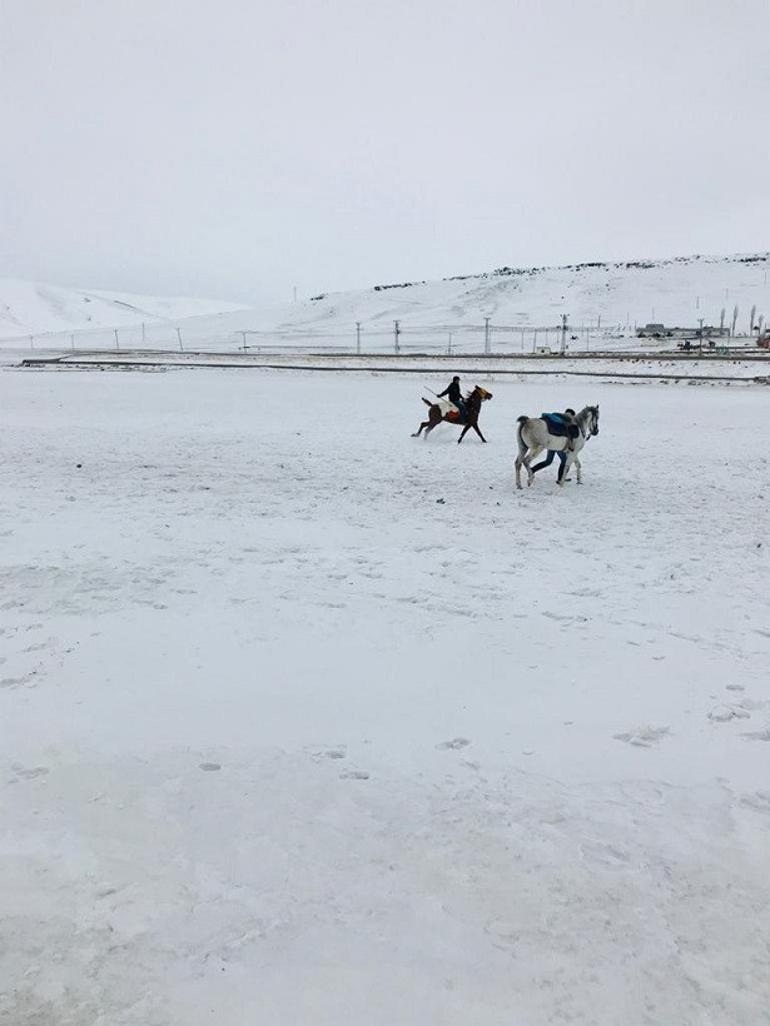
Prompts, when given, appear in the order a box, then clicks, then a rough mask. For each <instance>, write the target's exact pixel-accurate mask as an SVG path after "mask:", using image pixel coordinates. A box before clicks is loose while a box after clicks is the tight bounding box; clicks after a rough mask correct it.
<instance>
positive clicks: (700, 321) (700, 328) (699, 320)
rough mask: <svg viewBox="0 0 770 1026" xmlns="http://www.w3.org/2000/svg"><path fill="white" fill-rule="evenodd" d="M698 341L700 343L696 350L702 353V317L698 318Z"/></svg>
mask: <svg viewBox="0 0 770 1026" xmlns="http://www.w3.org/2000/svg"><path fill="white" fill-rule="evenodd" d="M698 341H699V343H700V345H699V347H698V348H699V349H700V351H701V352H703V318H702V317H699V318H698Z"/></svg>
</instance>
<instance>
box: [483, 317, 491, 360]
mask: <svg viewBox="0 0 770 1026" xmlns="http://www.w3.org/2000/svg"><path fill="white" fill-rule="evenodd" d="M489 321H490V318H489V317H485V318H484V355H485V356H489V353H490V343H489Z"/></svg>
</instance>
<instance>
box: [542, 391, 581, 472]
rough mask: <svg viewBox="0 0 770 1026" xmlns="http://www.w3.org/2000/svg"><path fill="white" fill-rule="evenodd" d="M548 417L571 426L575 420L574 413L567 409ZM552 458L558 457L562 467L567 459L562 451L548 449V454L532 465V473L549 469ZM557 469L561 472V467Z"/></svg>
mask: <svg viewBox="0 0 770 1026" xmlns="http://www.w3.org/2000/svg"><path fill="white" fill-rule="evenodd" d="M549 416H551V417H554V418H556V417H558V419H559V420H560V421H561V422H562V423H563V424H572V423H574V420H575V411H574V410H572V409H570V408H569V407H568V408H567V409H566V410H565V411H564V413H551V414H549ZM554 456H558V457H559V463H560V464H561V466H562V467H563V466H564V461H565V460H566V459H567V453H566V452H564V451H561V452H560V451H559V450H557V449H549V450H548V453H547V454H546V457H545V459H544V460H541V461H540V462H539V463H536V464H535V465H534V467H533V468H532V473H533V474H536V473H537V472H538V470H545V468H546V467H550V465H551V464H552V463H553V458H554ZM559 469H560V470H561V467H560V468H559Z"/></svg>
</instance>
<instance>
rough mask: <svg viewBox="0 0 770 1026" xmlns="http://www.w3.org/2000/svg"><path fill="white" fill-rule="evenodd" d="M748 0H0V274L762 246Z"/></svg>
mask: <svg viewBox="0 0 770 1026" xmlns="http://www.w3.org/2000/svg"><path fill="white" fill-rule="evenodd" d="M768 40H770V2H768V0H687V2H686V0H639V2H631V0H607V2H593V0H525V2H516V0H463V2H456V0H377V2H369V0H216V2H214V0H0V86H1V87H2V93H1V99H0V103H1V107H0V115H2V134H1V135H0V146H2V151H1V153H2V158H1V159H0V277H19V278H37V279H40V280H45V281H52V282H57V283H60V284H66V285H81V286H90V287H95V288H104V289H123V290H129V291H137V292H149V293H157V294H164V293H166V294H191V295H199V296H213V297H221V298H225V299H234V300H247V301H249V300H251V301H255V302H260V301H265V300H271V299H278V300H283V299H290V298H291V294H292V288H293V287H294V286H296V287H297V290H298V293H299V295H300V296H307V295H312V294H314V293H316V292H319V291H322V290H327V289H343V288H351V287H356V286H367V285H370V284H375V283H378V282H391V281H403V280H410V279H423V278H435V277H442V276H445V275H449V274H456V273H461V272H470V271H480V270H488V269H491V268H494V267H498V266H500V265H503V264H511V265H531V264H538V265H542V264H554V263H564V262H571V261H576V260H598V259H605V258H624V257H626V258H632V257H640V256H665V255H674V254H685V253H694V252H700V253H707V252H709V253H723V252H734V251H745V250H754V249H768V248H770V116H769V115H768V110H770V52H769V51H768Z"/></svg>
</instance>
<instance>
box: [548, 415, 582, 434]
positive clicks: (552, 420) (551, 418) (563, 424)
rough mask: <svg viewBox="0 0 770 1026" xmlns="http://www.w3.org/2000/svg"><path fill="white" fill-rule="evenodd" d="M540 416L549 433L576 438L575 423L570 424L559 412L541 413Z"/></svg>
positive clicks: (576, 429) (576, 428)
mask: <svg viewBox="0 0 770 1026" xmlns="http://www.w3.org/2000/svg"><path fill="white" fill-rule="evenodd" d="M540 416H541V417H542V418H543V420H544V421H545V422H546V425H547V426H548V431H549V432H550V434H552V435H561V436H562V437H565V438H577V436H578V427H577V425H576V424H570V423H569V421H567V420H565V419H564V417H563V416H562V415H561V414H560V413H541V414H540Z"/></svg>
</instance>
